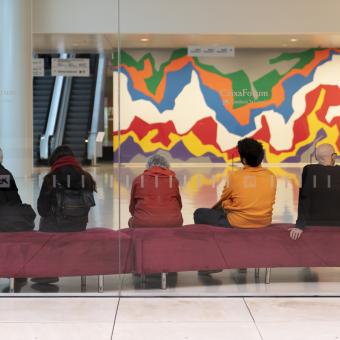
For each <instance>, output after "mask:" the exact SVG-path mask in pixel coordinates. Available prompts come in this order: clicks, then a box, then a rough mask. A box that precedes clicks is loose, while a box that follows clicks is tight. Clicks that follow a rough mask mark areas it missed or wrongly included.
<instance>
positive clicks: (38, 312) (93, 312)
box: [0, 298, 118, 340]
mask: <svg viewBox="0 0 340 340" xmlns="http://www.w3.org/2000/svg"><path fill="white" fill-rule="evenodd" d="M117 302H118V299H115V298H99V299H96V298H87V299H86V298H73V299H72V298H48V299H44V298H25V299H20V298H19V299H18V298H2V299H1V300H0V323H8V322H23V323H30V322H32V323H37V322H38V323H53V322H55V323H58V322H60V323H74V322H88V323H96V322H108V323H110V322H113V319H114V315H115V312H116V308H117ZM0 334H1V333H0ZM0 338H1V336H0ZM1 339H4V338H1ZM4 340H5V339H4Z"/></svg>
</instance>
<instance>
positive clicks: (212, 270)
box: [198, 269, 223, 275]
mask: <svg viewBox="0 0 340 340" xmlns="http://www.w3.org/2000/svg"><path fill="white" fill-rule="evenodd" d="M222 271H223V270H222V269H211V270H199V271H198V275H210V274H217V273H221V272H222Z"/></svg>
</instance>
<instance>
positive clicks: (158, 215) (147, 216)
mask: <svg viewBox="0 0 340 340" xmlns="http://www.w3.org/2000/svg"><path fill="white" fill-rule="evenodd" d="M146 167H147V169H146V170H145V171H144V172H143V174H141V175H139V176H138V177H136V178H135V179H134V181H133V183H132V188H131V198H130V207H129V210H130V213H131V215H132V217H131V218H130V220H129V226H130V227H131V228H154V227H180V226H182V225H183V217H182V213H181V209H182V200H181V195H180V192H179V182H178V180H177V178H176V174H175V172H173V171H171V170H170V169H169V168H170V165H169V163H168V162H167V160H166V159H165V158H164V157H163V156H160V155H157V154H156V155H154V156H152V157H151V158H150V159H149V160H148V162H147V165H146Z"/></svg>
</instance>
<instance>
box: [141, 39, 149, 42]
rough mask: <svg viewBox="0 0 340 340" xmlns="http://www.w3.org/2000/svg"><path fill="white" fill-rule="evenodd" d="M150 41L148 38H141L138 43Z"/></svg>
mask: <svg viewBox="0 0 340 340" xmlns="http://www.w3.org/2000/svg"><path fill="white" fill-rule="evenodd" d="M149 40H150V39H149V38H141V39H140V41H141V42H148V41H149Z"/></svg>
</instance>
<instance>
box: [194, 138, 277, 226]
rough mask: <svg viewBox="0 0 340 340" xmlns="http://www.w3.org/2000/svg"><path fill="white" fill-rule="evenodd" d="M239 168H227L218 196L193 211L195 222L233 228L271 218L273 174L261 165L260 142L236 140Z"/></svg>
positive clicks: (263, 222) (262, 150) (261, 148)
mask: <svg viewBox="0 0 340 340" xmlns="http://www.w3.org/2000/svg"><path fill="white" fill-rule="evenodd" d="M237 148H238V152H239V155H240V159H241V162H242V164H243V168H242V169H240V170H237V171H234V172H231V173H230V175H229V178H228V180H227V183H226V185H225V187H224V190H223V193H222V195H221V198H220V200H219V201H218V202H217V203H216V204H215V205H214V206H213V207H212V208H211V209H209V208H199V209H197V210H196V211H195V213H194V221H195V223H196V224H209V225H215V226H220V227H233V228H263V227H267V226H269V225H270V224H271V222H272V214H273V205H274V203H275V194H276V177H275V175H274V174H273V173H272V172H271V171H269V170H268V169H265V168H263V167H262V166H261V163H262V160H263V158H264V149H263V146H262V144H261V143H259V142H258V141H256V140H254V139H252V138H245V139H242V140H240V141H239V142H238V145H237Z"/></svg>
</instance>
